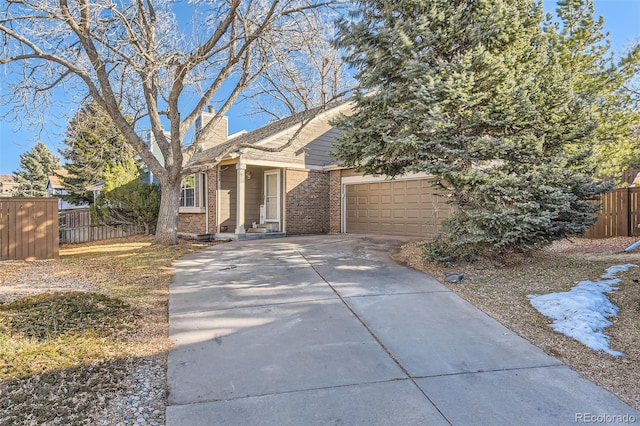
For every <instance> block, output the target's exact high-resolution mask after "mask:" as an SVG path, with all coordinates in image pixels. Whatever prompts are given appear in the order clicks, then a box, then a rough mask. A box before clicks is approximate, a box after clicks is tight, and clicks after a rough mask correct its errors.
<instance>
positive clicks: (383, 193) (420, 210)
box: [343, 179, 452, 237]
mask: <svg viewBox="0 0 640 426" xmlns="http://www.w3.org/2000/svg"><path fill="white" fill-rule="evenodd" d="M343 182H344V181H343ZM344 189H345V194H346V197H345V198H346V207H345V212H346V220H345V222H346V223H345V227H346V232H351V233H355V234H394V235H416V236H421V237H434V236H435V235H436V234H437V233H438V229H439V228H440V224H441V223H442V221H443V220H445V219H446V218H448V217H450V216H451V213H452V207H451V205H450V204H448V203H447V198H446V197H444V196H443V195H442V192H441V191H439V190H438V189H436V188H434V187H433V185H432V181H430V180H428V179H407V180H394V181H387V180H378V181H369V182H363V183H345V188H344Z"/></svg>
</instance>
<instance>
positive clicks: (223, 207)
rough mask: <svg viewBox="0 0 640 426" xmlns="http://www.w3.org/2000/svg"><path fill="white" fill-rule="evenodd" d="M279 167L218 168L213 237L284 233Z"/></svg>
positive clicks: (226, 165) (241, 237)
mask: <svg viewBox="0 0 640 426" xmlns="http://www.w3.org/2000/svg"><path fill="white" fill-rule="evenodd" d="M283 170H284V169H282V168H274V167H266V166H258V165H250V164H245V163H240V162H238V163H231V164H221V165H220V166H219V170H218V188H217V214H216V217H217V218H218V221H217V222H218V224H217V227H216V228H217V229H216V233H215V238H216V239H225V240H228V239H233V240H248V239H259V238H270V237H281V236H285V235H286V234H285V232H284V223H283V218H284V215H283V196H282V194H283V193H284V191H283Z"/></svg>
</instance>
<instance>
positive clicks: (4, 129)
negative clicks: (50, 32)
mask: <svg viewBox="0 0 640 426" xmlns="http://www.w3.org/2000/svg"><path fill="white" fill-rule="evenodd" d="M594 5H595V12H596V15H597V16H603V17H604V19H605V30H606V31H608V32H609V33H610V40H611V45H612V49H613V51H614V52H616V53H622V52H623V51H624V50H625V48H627V47H628V46H629V45H630V43H631V42H632V41H633V40H636V41H640V0H594ZM554 9H555V1H549V0H547V1H546V2H545V10H546V11H548V12H550V11H553V10H554ZM5 72H6V71H5V69H2V66H0V92H2V93H4V92H3V91H4V90H6V87H5V85H4V81H5V80H4V79H5V78H6V77H5V76H6V74H5ZM247 110H248V108H247V105H239V106H235V107H234V108H232V109H231V111H230V112H229V114H228V116H229V132H230V133H234V132H237V131H240V130H254V129H256V128H257V127H260V126H262V125H264V124H266V123H265V122H261V121H260V120H256V119H255V117H250V116H249V115H248V113H247ZM5 111H6V107H5V106H4V105H0V115H2V113H3V112H5ZM25 114H28V112H25ZM69 118H70V117H69V116H67V115H65V113H64V112H59V111H58V112H53V113H51V114H48V116H47V120H48V121H47V123H44V125H43V128H42V129H30V128H27V127H24V126H23V127H20V125H19V124H18V123H13V122H7V121H4V119H2V118H0V120H1V121H0V174H12V172H13V171H15V170H17V169H18V161H19V157H20V154H23V153H25V152H27V151H29V150H30V149H31V148H32V147H33V146H35V145H36V144H37V143H38V141H42V142H44V143H45V144H46V145H47V146H48V147H49V149H51V150H52V151H53V152H54V153H56V154H58V150H59V149H62V148H64V145H63V143H62V141H63V139H64V132H65V128H66V124H67V122H68V120H69Z"/></svg>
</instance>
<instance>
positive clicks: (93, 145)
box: [60, 101, 136, 205]
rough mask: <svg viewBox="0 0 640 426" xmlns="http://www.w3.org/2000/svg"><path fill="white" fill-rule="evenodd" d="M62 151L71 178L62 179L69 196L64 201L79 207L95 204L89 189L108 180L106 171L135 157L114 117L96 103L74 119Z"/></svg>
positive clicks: (85, 108) (87, 106)
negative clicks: (113, 119)
mask: <svg viewBox="0 0 640 426" xmlns="http://www.w3.org/2000/svg"><path fill="white" fill-rule="evenodd" d="M64 144H65V145H66V146H67V147H66V148H65V149H62V150H61V151H60V154H62V156H63V157H64V158H65V159H66V161H67V162H66V164H64V168H65V169H66V170H67V171H68V172H69V176H68V177H65V178H64V180H63V187H64V189H65V190H66V192H67V195H65V196H63V198H64V199H65V200H66V201H68V202H70V203H72V204H76V205H80V204H85V203H88V204H92V203H93V193H92V192H91V191H89V190H88V189H87V188H88V187H90V186H91V185H94V184H96V183H99V182H102V181H104V180H105V176H104V174H105V169H106V168H108V167H113V166H116V165H119V164H123V163H126V162H128V161H130V160H132V159H133V158H134V157H135V155H136V154H135V151H134V150H133V148H131V146H129V144H128V143H127V141H126V139H125V137H124V136H123V135H122V133H121V132H120V130H118V128H117V127H116V126H115V125H114V124H113V121H112V120H111V117H109V115H108V114H107V113H106V111H105V110H104V109H103V108H101V107H100V106H99V105H98V104H97V103H96V102H95V101H92V102H91V103H89V104H87V105H86V106H85V107H84V108H82V109H81V110H80V111H78V113H77V114H76V115H75V116H74V117H73V119H72V120H71V121H70V122H69V125H68V127H67V136H66V138H65V140H64Z"/></svg>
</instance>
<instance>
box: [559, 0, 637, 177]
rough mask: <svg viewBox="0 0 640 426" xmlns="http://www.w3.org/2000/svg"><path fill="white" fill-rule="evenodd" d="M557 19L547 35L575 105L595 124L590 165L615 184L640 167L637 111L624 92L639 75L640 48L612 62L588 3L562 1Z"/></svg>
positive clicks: (606, 41) (599, 20)
mask: <svg viewBox="0 0 640 426" xmlns="http://www.w3.org/2000/svg"><path fill="white" fill-rule="evenodd" d="M556 15H557V19H556V20H555V22H553V23H552V22H548V23H547V34H548V36H549V38H550V41H551V43H552V46H553V48H554V50H555V51H556V52H557V53H558V56H559V58H560V62H561V64H562V66H563V68H565V69H566V70H567V71H568V72H569V73H571V74H572V75H573V76H574V84H573V87H574V90H575V96H576V100H577V101H578V102H581V103H582V106H583V108H587V109H589V110H591V112H592V114H593V116H594V117H595V118H596V119H597V122H598V127H597V130H596V137H595V140H594V146H593V155H592V157H591V159H590V160H591V163H592V164H593V165H594V167H596V168H597V172H598V175H599V176H602V177H605V178H619V177H620V176H621V175H622V172H624V171H625V170H626V169H628V168H630V167H637V166H640V135H639V134H638V133H637V129H638V128H639V127H640V110H638V109H637V105H635V104H634V99H633V93H632V92H630V91H629V90H628V89H629V87H630V86H631V83H632V81H633V79H634V77H635V76H637V74H638V72H639V71H640V43H637V42H636V43H635V45H633V46H630V47H629V49H628V50H627V52H625V53H624V54H621V55H619V56H618V57H616V56H615V55H614V53H613V52H612V50H611V43H610V41H609V33H607V32H606V31H605V30H604V18H603V17H601V16H600V17H598V18H596V17H595V16H594V6H593V1H592V0H560V1H558V7H557V9H556Z"/></svg>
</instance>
